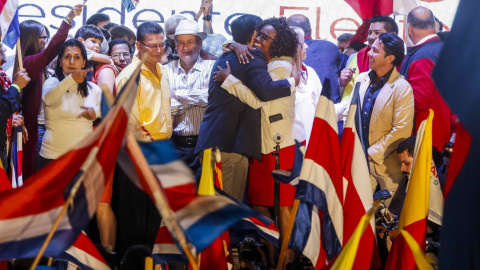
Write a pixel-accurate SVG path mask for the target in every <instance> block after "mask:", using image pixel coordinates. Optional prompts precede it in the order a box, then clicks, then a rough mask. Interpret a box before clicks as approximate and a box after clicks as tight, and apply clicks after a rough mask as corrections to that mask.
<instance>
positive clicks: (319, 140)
mask: <svg viewBox="0 0 480 270" xmlns="http://www.w3.org/2000/svg"><path fill="white" fill-rule="evenodd" d="M313 127H314V128H313V129H312V135H311V136H310V142H309V146H308V149H307V153H306V154H305V159H312V160H313V161H315V163H317V164H319V165H320V166H322V167H323V168H324V169H325V171H326V172H327V173H328V174H329V175H330V179H331V181H332V183H333V186H334V187H335V190H336V192H337V196H338V198H339V200H340V203H341V204H342V205H343V184H342V170H341V164H340V146H339V143H338V134H337V132H336V131H335V130H334V129H333V128H332V127H331V126H330V124H329V123H328V122H327V121H325V120H324V119H322V118H319V117H315V120H314V122H313ZM326 148H328V149H326Z"/></svg>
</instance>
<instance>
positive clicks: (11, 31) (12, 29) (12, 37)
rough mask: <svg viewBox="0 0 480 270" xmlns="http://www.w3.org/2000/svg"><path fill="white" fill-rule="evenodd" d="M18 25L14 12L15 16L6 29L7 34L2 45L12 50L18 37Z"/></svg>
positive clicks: (16, 15) (16, 13)
mask: <svg viewBox="0 0 480 270" xmlns="http://www.w3.org/2000/svg"><path fill="white" fill-rule="evenodd" d="M19 26H20V24H19V22H18V10H17V12H15V16H13V19H12V22H11V23H10V26H9V27H8V30H7V33H6V34H5V37H4V38H3V43H5V45H7V46H8V47H10V49H13V47H15V45H16V44H17V39H18V38H19V37H20V27H19Z"/></svg>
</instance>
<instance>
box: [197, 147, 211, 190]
mask: <svg viewBox="0 0 480 270" xmlns="http://www.w3.org/2000/svg"><path fill="white" fill-rule="evenodd" d="M198 195H215V188H214V187H213V170H212V148H209V149H205V150H204V151H203V165H202V177H201V178H200V184H199V185H198Z"/></svg>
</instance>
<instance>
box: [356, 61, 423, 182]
mask: <svg viewBox="0 0 480 270" xmlns="http://www.w3.org/2000/svg"><path fill="white" fill-rule="evenodd" d="M357 82H359V83H360V92H359V97H360V104H362V106H363V98H364V96H365V92H366V91H367V89H368V86H369V85H370V77H369V76H368V72H364V73H361V74H359V75H358V77H357V79H356V80H355V83H357ZM413 115H414V100H413V91H412V87H411V86H410V84H409V83H408V82H407V81H406V80H405V79H404V78H403V77H402V75H400V73H398V71H397V70H396V69H395V68H394V69H393V71H392V74H391V75H390V78H389V79H388V81H387V83H386V84H385V85H384V86H383V88H382V89H381V90H380V93H379V94H378V96H377V99H376V101H375V104H374V106H373V110H372V116H371V118H370V128H369V131H368V141H369V144H370V147H368V150H367V152H368V155H369V156H370V157H371V158H372V160H373V161H374V164H375V170H376V171H377V173H378V174H380V175H395V174H400V173H401V171H400V162H399V160H398V157H397V152H396V150H397V147H398V144H399V143H400V142H402V141H403V140H404V139H406V138H408V137H409V136H410V135H411V134H412V127H413Z"/></svg>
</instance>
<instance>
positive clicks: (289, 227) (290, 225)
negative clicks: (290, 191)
mask: <svg viewBox="0 0 480 270" xmlns="http://www.w3.org/2000/svg"><path fill="white" fill-rule="evenodd" d="M299 204H300V200H299V199H295V201H293V207H292V211H291V212H290V219H289V220H288V224H287V229H286V232H285V236H284V237H283V239H282V248H281V249H280V255H279V256H278V263H277V270H281V269H283V264H284V263H285V252H287V248H288V242H290V236H292V229H293V224H294V223H295V217H296V216H297V211H298V206H299Z"/></svg>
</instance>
